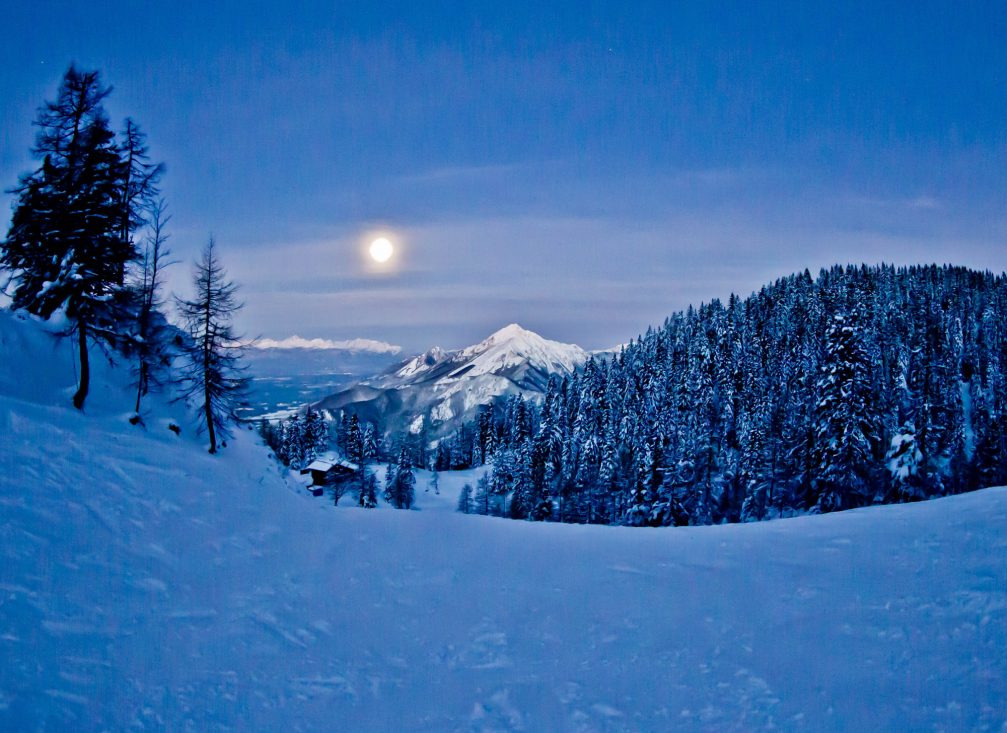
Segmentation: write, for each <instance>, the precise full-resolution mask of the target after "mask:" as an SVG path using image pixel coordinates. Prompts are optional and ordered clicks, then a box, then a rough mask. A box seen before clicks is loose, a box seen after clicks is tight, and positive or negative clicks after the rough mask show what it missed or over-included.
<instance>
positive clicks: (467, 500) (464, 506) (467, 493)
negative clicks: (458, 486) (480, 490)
mask: <svg viewBox="0 0 1007 733" xmlns="http://www.w3.org/2000/svg"><path fill="white" fill-rule="evenodd" d="M458 511H460V512H461V513H462V514H471V513H472V484H465V485H464V486H462V490H461V493H460V494H458Z"/></svg>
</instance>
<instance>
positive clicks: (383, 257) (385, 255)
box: [369, 237, 395, 262]
mask: <svg viewBox="0 0 1007 733" xmlns="http://www.w3.org/2000/svg"><path fill="white" fill-rule="evenodd" d="M369 251H370V253H371V259H372V260H374V261H375V262H388V260H390V259H391V257H392V254H393V253H394V252H395V248H394V247H392V243H391V242H389V241H388V240H387V239H385V238H384V237H381V238H380V239H375V240H374V241H373V242H371V247H370V250H369Z"/></svg>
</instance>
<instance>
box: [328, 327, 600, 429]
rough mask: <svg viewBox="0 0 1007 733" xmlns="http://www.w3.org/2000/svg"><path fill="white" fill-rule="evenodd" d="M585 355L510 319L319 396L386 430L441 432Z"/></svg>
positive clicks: (569, 369) (572, 366)
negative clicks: (468, 342)
mask: <svg viewBox="0 0 1007 733" xmlns="http://www.w3.org/2000/svg"><path fill="white" fill-rule="evenodd" d="M589 358H590V355H589V354H588V353H587V352H586V351H584V350H583V349H582V348H580V347H579V346H576V345H574V344H564V343H560V342H558V341H550V340H548V339H545V338H543V337H542V336H539V335H538V334H537V333H534V332H532V331H529V330H527V329H525V328H522V327H521V326H519V325H517V324H516V323H512V324H511V325H509V326H505V327H504V328H501V329H500V330H499V331H497V332H496V333H494V334H492V335H491V336H489V337H488V338H487V339H485V340H483V341H481V342H479V343H478V344H475V345H474V346H469V347H467V348H464V349H458V350H454V351H449V350H445V349H441V348H439V347H435V348H433V349H430V350H429V351H426V352H424V353H422V354H420V355H419V356H416V357H413V358H411V359H407V360H406V361H404V362H401V363H399V364H397V365H395V366H393V367H392V368H390V369H388V370H387V371H386V372H384V373H383V374H381V375H379V376H377V377H374V378H373V379H369V380H366V381H364V382H361V383H359V384H357V385H354V386H353V387H350V388H349V389H345V390H342V391H340V392H336V393H334V394H331V395H329V396H328V397H326V398H324V399H322V400H320V401H319V402H318V403H317V405H316V406H317V407H320V408H322V409H326V410H328V411H330V412H332V413H338V412H339V411H340V410H345V411H347V412H349V413H351V414H356V415H358V416H359V417H360V418H361V419H364V420H367V421H369V422H372V423H374V424H375V425H378V426H379V427H380V428H382V429H383V430H385V431H404V430H407V431H410V432H413V433H418V432H420V431H421V430H422V429H423V428H424V427H426V429H427V431H428V434H429V436H430V437H431V438H435V437H438V436H440V435H444V434H447V433H449V432H451V431H452V430H454V429H456V428H457V427H458V426H459V425H461V424H462V423H463V422H465V421H467V420H469V419H471V418H472V417H474V416H475V414H476V413H477V411H478V410H479V408H480V407H481V406H483V405H488V404H490V403H492V402H493V401H495V400H496V399H498V398H500V397H506V396H509V395H515V394H521V395H524V396H526V397H535V396H537V395H541V394H542V393H543V392H544V390H545V387H546V385H547V384H548V382H549V378H550V377H551V376H552V375H565V374H572V373H573V372H574V371H575V370H576V369H577V368H578V367H580V366H582V365H583V364H584V363H585V362H586V361H587V360H588V359H589Z"/></svg>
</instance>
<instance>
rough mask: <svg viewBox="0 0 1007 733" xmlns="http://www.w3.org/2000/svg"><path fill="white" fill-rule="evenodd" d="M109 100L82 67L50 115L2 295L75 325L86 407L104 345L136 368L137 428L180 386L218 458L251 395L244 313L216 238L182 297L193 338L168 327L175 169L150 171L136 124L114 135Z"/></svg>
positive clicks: (10, 243) (1, 251)
mask: <svg viewBox="0 0 1007 733" xmlns="http://www.w3.org/2000/svg"><path fill="white" fill-rule="evenodd" d="M110 93H111V89H110V88H109V87H106V86H104V85H103V84H102V82H101V78H100V75H99V73H98V72H97V71H82V70H79V69H77V68H76V67H74V66H71V67H70V69H69V70H68V71H67V72H66V74H65V75H64V77H63V80H62V84H61V86H60V89H59V93H58V95H57V99H56V101H54V102H47V103H46V104H44V105H43V106H42V107H41V108H40V110H39V112H38V117H37V118H36V120H35V123H34V124H35V126H36V128H37V129H38V134H37V136H36V141H35V145H34V147H33V148H32V154H33V156H34V157H35V158H36V159H37V160H38V161H39V166H38V167H37V168H36V169H35V170H34V171H32V172H31V173H28V174H26V175H24V176H22V177H21V179H20V181H19V183H18V185H17V186H16V187H15V188H14V189H13V190H12V193H13V194H14V195H15V196H16V200H15V204H14V210H13V214H12V216H11V224H10V228H9V230H8V232H7V236H6V237H5V238H4V239H3V240H2V241H0V268H2V269H3V270H5V271H6V272H5V274H6V278H5V282H4V283H3V290H4V292H5V293H6V294H8V295H9V296H10V298H11V307H12V308H15V309H23V310H25V311H27V312H29V313H32V314H34V315H36V316H39V317H41V318H43V319H49V318H51V317H53V316H54V315H56V314H62V316H63V317H65V319H66V322H67V323H68V324H69V325H68V327H67V328H66V335H68V336H71V337H74V338H75V341H76V352H77V360H78V363H79V367H80V370H79V380H78V387H77V390H76V392H75V394H74V396H73V404H74V406H75V407H77V408H78V409H83V408H84V405H85V403H86V400H87V396H88V391H89V388H90V376H91V368H90V365H91V360H90V347H91V346H94V345H97V346H99V347H100V348H101V349H102V350H103V351H105V352H108V353H115V354H118V355H119V356H120V357H122V358H124V359H127V360H129V362H130V363H131V364H132V368H133V373H134V384H135V387H136V399H135V412H136V415H135V416H134V422H140V421H141V416H140V412H141V403H142V400H143V398H144V397H145V396H146V395H147V394H148V393H149V392H150V391H151V389H155V388H157V387H160V386H164V385H165V384H167V383H168V382H169V381H172V382H177V383H179V384H180V385H181V391H180V392H181V397H182V398H187V399H190V400H191V401H193V402H194V403H195V404H197V405H198V417H199V420H200V425H201V427H202V428H203V429H205V431H206V432H207V433H208V435H209V442H210V452H211V453H214V452H216V450H217V445H218V438H220V439H223V438H224V437H226V434H227V426H228V424H229V423H231V422H232V421H233V420H234V419H235V408H236V406H237V403H238V401H239V399H240V397H241V395H242V394H243V389H244V379H243V377H242V376H241V371H242V370H241V365H240V354H241V349H240V342H239V340H238V338H237V337H236V336H235V334H234V333H233V331H232V329H231V325H230V322H231V318H232V316H233V314H234V313H235V311H237V310H238V308H240V304H239V303H238V302H237V300H236V298H235V286H234V285H233V283H231V282H229V281H228V280H227V278H226V275H225V273H224V271H223V269H222V267H221V265H220V262H219V259H218V258H217V256H216V252H215V249H214V245H213V241H212V240H211V241H210V243H209V244H208V245H207V247H206V248H205V249H204V251H203V254H202V258H201V260H200V261H199V262H198V263H197V264H196V268H195V273H194V277H193V286H194V291H195V295H194V297H193V299H192V300H184V299H176V305H177V310H178V312H179V313H180V315H181V317H182V321H183V325H184V330H179V329H177V328H175V327H173V326H171V325H170V324H169V323H168V320H167V318H166V317H165V315H164V305H165V301H164V298H163V295H162V283H163V279H164V269H165V268H166V267H167V266H168V265H170V264H171V260H170V252H169V251H168V247H167V240H168V234H167V230H166V227H167V224H168V222H169V220H170V217H169V216H168V214H167V212H166V206H165V203H164V200H163V199H162V198H161V196H160V189H159V184H160V180H161V177H162V175H163V173H164V165H163V164H162V163H155V162H153V161H151V159H150V155H149V151H148V147H147V142H146V136H145V135H144V133H143V132H142V131H141V130H140V127H139V126H138V125H137V123H136V122H135V121H134V120H132V119H130V118H127V119H126V120H125V121H124V123H123V125H122V128H121V130H119V131H118V132H116V131H114V130H113V129H112V126H111V124H110V122H109V118H108V114H107V113H106V111H105V108H104V101H105V99H106V98H107V97H108V95H109V94H110ZM178 357H181V359H180V360H179V359H178ZM176 362H179V363H178V364H176ZM176 366H177V371H174V370H175V369H176Z"/></svg>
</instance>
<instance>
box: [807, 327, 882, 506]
mask: <svg viewBox="0 0 1007 733" xmlns="http://www.w3.org/2000/svg"><path fill="white" fill-rule="evenodd" d="M867 387H868V364H867V354H866V350H865V349H864V347H863V342H862V336H861V333H860V330H859V321H858V320H857V319H855V318H848V317H844V316H841V315H837V316H835V317H834V319H833V323H832V325H831V326H830V327H829V330H828V332H827V334H826V350H825V361H824V364H823V366H822V376H821V378H820V379H819V381H818V394H819V395H820V397H819V400H818V404H817V405H816V407H815V416H816V456H817V461H816V463H817V466H816V471H815V478H814V482H813V486H814V490H815V492H816V494H817V498H816V502H815V505H814V509H815V510H816V511H820V512H831V511H836V510H837V509H848V508H850V507H856V506H862V505H863V504H865V503H867V501H868V499H869V497H870V496H871V491H870V488H869V487H870V478H869V470H870V469H869V466H870V463H871V450H870V444H869V441H868V435H869V434H870V431H871V424H870V417H869V413H868V403H867V399H868V392H867Z"/></svg>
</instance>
